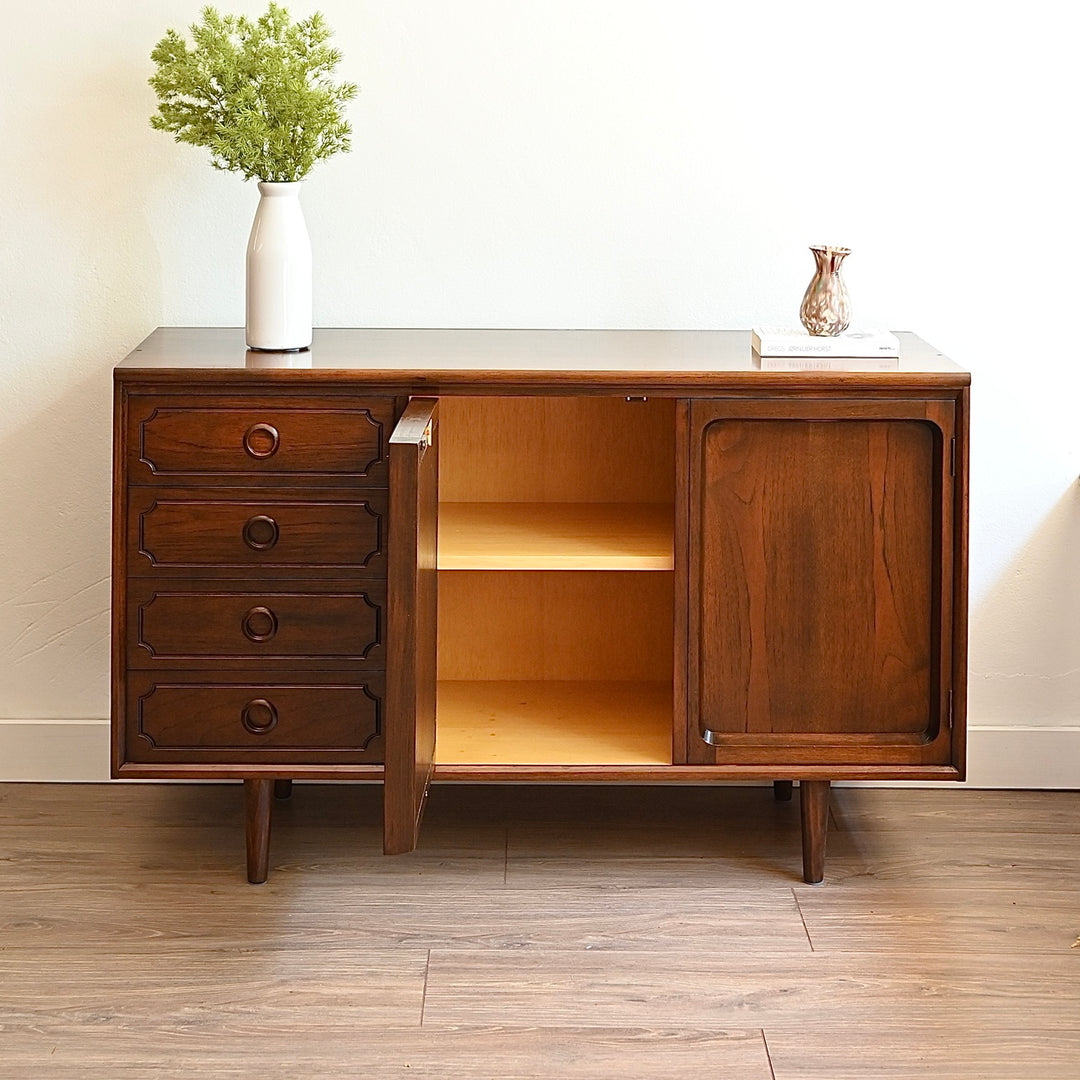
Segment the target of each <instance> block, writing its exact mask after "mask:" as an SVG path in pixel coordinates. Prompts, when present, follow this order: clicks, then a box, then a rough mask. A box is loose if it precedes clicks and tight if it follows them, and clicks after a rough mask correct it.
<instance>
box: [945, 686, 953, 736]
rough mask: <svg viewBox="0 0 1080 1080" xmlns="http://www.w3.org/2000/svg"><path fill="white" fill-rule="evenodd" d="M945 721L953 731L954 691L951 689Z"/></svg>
mask: <svg viewBox="0 0 1080 1080" xmlns="http://www.w3.org/2000/svg"><path fill="white" fill-rule="evenodd" d="M945 723H946V725H947V726H948V728H949V730H950V731H952V725H953V693H952V691H951V690H950V691H949V700H948V712H947V713H946V719H945Z"/></svg>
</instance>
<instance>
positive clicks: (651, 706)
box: [435, 680, 671, 765]
mask: <svg viewBox="0 0 1080 1080" xmlns="http://www.w3.org/2000/svg"><path fill="white" fill-rule="evenodd" d="M435 762H436V764H437V765H499V764H506V763H508V762H511V763H513V764H517V765H669V764H671V684H670V683H669V682H629V681H627V682H584V681H578V682H560V681H555V680H540V681H536V680H534V681H525V680H518V681H511V680H505V681H502V682H479V681H446V682H440V683H439V726H438V738H437V740H436V744H435Z"/></svg>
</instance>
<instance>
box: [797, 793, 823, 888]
mask: <svg viewBox="0 0 1080 1080" xmlns="http://www.w3.org/2000/svg"><path fill="white" fill-rule="evenodd" d="M829 788H830V782H829V781H828V780H800V781H799V816H800V818H801V819H802V859H803V881H805V882H806V883H807V884H808V885H817V884H819V883H820V882H821V881H822V879H823V878H824V877H825V835H826V833H827V831H828V828H829Z"/></svg>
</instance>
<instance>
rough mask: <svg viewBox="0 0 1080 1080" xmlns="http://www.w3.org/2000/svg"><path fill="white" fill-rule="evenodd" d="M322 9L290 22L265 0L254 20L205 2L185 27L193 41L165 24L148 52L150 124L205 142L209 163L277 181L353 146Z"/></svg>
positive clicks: (348, 92)
mask: <svg viewBox="0 0 1080 1080" xmlns="http://www.w3.org/2000/svg"><path fill="white" fill-rule="evenodd" d="M331 33H332V31H331V30H330V28H329V27H328V26H327V25H326V21H325V20H324V19H323V16H322V13H321V12H318V11H317V12H315V14H314V15H312V16H311V17H310V18H308V19H305V20H303V21H302V22H296V23H292V22H290V20H289V13H288V11H287V10H286V9H285V8H283V7H279V6H278V5H277V4H275V3H272V2H271V4H270V7H269V8H268V10H267V12H266V14H265V15H262V16H261V17H260V18H259V19H258V20H257V21H252V20H251V19H249V18H248V17H247V16H245V15H240V16H236V15H221V14H219V13H218V12H217V11H216V10H215V9H214V8H212V7H205V8H203V11H202V22H201V23H196V24H194V25H193V26H192V27H191V35H192V37H193V39H194V42H195V47H194V48H191V49H189V48H188V45H187V42H186V41H185V40H184V39H183V38H182V37H181V36H180V35H179V34H178V33H177V32H176V31H175V30H169V31H168V32H167V33H166V34H165V36H164V37H163V38H162V39H161V40H160V41H159V42H158V43H157V45H156V46H155V48H154V51H153V52H152V53H151V54H150V58H151V59H152V60H153V61H154V63H155V64H156V65H157V71H156V72H155V74H154V75H153V76H151V78H150V85H151V86H152V87H153V88H154V90H155V91H156V93H157V96H158V110H157V112H156V113H155V114H154V115H153V116H152V117H151V118H150V124H151V126H152V127H154V128H156V129H157V130H158V131H168V132H172V134H173V135H174V136H175V137H176V141H177V142H185V143H191V144H192V145H193V146H205V147H207V148H208V149H209V150H210V158H211V163H212V164H213V166H214V168H216V169H225V170H229V171H232V172H239V173H243V175H244V179H245V180H250V179H252V178H253V177H255V178H257V179H259V180H267V181H272V182H276V183H288V182H292V181H296V180H300V179H302V178H303V177H304V176H306V175H307V174H308V172H310V171H311V168H312V166H314V165H315V163H316V162H317V161H324V160H325V159H326V158H329V157H331V156H332V155H334V154H336V153H338V152H339V151H347V150H349V149H350V143H349V135H350V134H351V128H350V126H349V122H348V121H347V120H346V119H345V117H344V115H343V112H342V108H343V106H344V104H345V102H346V101H348V100H350V99H351V98H353V97H355V96H356V86H355V85H354V84H352V83H347V82H341V83H335V82H333V80H332V79H331V77H330V76H331V75H332V74H333V71H334V68H335V67H336V66H337V64H338V61H340V59H341V53H340V52H339V51H338V50H337V49H334V48H332V47H331V46H329V45H327V44H326V42H327V40H328V39H329V38H330V36H331Z"/></svg>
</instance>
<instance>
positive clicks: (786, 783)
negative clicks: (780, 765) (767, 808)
mask: <svg viewBox="0 0 1080 1080" xmlns="http://www.w3.org/2000/svg"><path fill="white" fill-rule="evenodd" d="M794 786H795V782H794V781H793V780H774V781H773V782H772V793H773V798H774V799H775V800H776V801H777V802H791V789H792V788H793V787H794Z"/></svg>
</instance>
